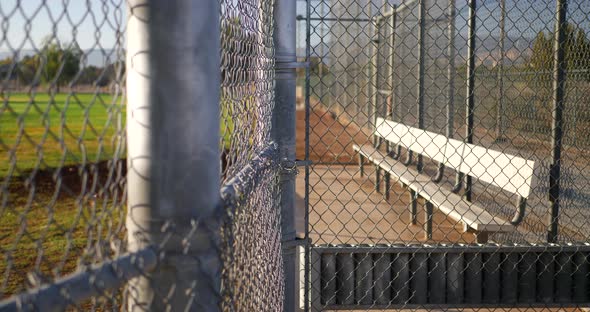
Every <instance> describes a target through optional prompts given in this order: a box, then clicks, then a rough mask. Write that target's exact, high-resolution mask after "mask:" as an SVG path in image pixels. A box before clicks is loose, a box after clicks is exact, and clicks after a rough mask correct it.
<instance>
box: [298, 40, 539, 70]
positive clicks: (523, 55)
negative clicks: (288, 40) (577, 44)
mask: <svg viewBox="0 0 590 312" xmlns="http://www.w3.org/2000/svg"><path fill="white" fill-rule="evenodd" d="M324 40H325V41H324V42H321V43H317V44H316V45H315V46H312V47H311V49H310V54H311V56H312V57H319V56H320V54H321V51H323V53H324V56H325V57H326V59H325V62H326V63H327V64H330V60H329V59H330V57H331V55H330V44H328V42H329V41H330V40H329V37H328V38H325V39H324ZM533 42H534V38H526V37H506V39H505V41H504V48H505V50H506V59H505V62H506V64H507V65H510V64H522V63H524V62H526V61H527V60H528V59H529V57H530V55H531V53H532V47H533ZM414 44H415V42H414ZM475 46H476V57H477V64H484V65H494V64H495V63H496V62H497V61H498V60H499V58H500V40H499V37H497V36H492V35H487V36H485V37H483V38H482V37H481V36H478V37H477V38H476V42H475ZM455 47H456V48H457V50H456V59H455V62H456V63H458V64H459V63H462V62H465V60H466V58H467V38H466V37H465V36H463V35H461V34H457V36H456V38H455ZM322 48H323V49H322ZM439 48H441V49H444V50H445V51H446V47H444V46H439ZM346 52H347V53H352V54H353V55H354V53H361V54H362V55H365V54H367V53H369V52H368V49H367V50H364V51H357V52H354V51H350V50H346ZM342 53H344V50H342ZM297 56H298V57H305V47H302V46H298V47H297Z"/></svg>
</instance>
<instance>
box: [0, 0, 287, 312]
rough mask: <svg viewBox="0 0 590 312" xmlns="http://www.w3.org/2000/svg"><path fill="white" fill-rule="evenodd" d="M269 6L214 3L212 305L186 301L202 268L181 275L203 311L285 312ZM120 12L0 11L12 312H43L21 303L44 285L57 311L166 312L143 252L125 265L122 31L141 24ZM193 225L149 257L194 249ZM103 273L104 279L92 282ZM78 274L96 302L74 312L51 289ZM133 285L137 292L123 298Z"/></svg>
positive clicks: (48, 7)
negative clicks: (216, 197) (172, 247)
mask: <svg viewBox="0 0 590 312" xmlns="http://www.w3.org/2000/svg"><path fill="white" fill-rule="evenodd" d="M273 4H274V1H272V0H268V1H267V0H260V1H258V0H252V1H229V0H228V1H221V3H220V7H219V9H220V13H221V16H220V26H221V38H220V40H221V51H220V53H221V68H220V71H221V78H222V81H221V86H220V88H221V103H220V106H221V115H220V120H221V122H220V123H221V129H220V134H221V140H220V149H221V155H222V157H221V163H222V164H221V168H222V172H221V175H222V179H221V180H222V185H221V186H220V187H221V197H222V201H223V202H222V205H223V207H224V209H223V211H224V217H223V220H222V226H221V227H220V228H218V227H215V225H216V224H217V223H215V222H212V223H211V225H207V224H206V225H204V226H205V227H207V229H208V231H215V232H219V233H220V235H221V239H222V240H221V242H220V245H219V246H220V249H218V250H216V252H218V256H219V257H220V258H221V261H222V272H221V273H222V276H221V293H220V294H219V298H198V292H195V289H197V288H198V287H202V284H203V283H205V284H207V285H210V286H211V287H215V286H214V285H217V284H218V282H217V281H215V280H214V278H216V277H215V276H205V274H202V273H203V272H205V271H206V270H208V269H207V268H205V266H207V263H202V262H201V260H200V259H194V260H195V261H197V262H196V266H198V267H197V268H184V269H183V270H181V271H182V272H185V271H186V272H189V271H190V272H191V273H187V274H193V273H194V274H196V275H195V276H198V278H197V279H196V280H195V281H193V282H194V283H193V284H191V285H189V288H188V289H184V290H183V291H185V292H186V294H190V293H192V294H193V295H195V296H197V297H195V302H193V304H195V305H196V306H197V307H201V306H203V307H204V306H207V304H208V303H206V302H205V301H203V302H200V300H206V301H207V302H211V300H213V301H215V302H217V301H220V308H221V309H222V310H224V311H251V310H252V311H254V310H275V311H279V310H281V309H282V304H283V296H284V286H283V283H284V282H283V278H284V277H283V271H282V270H283V268H282V255H281V231H280V227H281V221H280V220H281V219H280V208H279V200H280V197H279V189H278V183H279V178H278V177H279V172H280V170H281V168H280V166H279V160H278V159H277V147H276V145H275V144H274V143H272V142H271V139H270V134H271V132H270V129H271V116H272V111H273V108H274V101H275V96H274V87H275V76H274V70H275V63H274V57H275V55H274V44H273V27H274V20H273ZM127 5H128V3H127V2H126V1H86V2H76V1H64V2H55V3H54V2H46V1H26V2H23V1H16V0H15V1H2V3H0V18H1V19H2V36H1V38H0V79H1V96H2V106H1V108H0V133H1V135H0V149H1V153H0V181H1V183H2V184H1V185H2V187H1V188H0V194H1V200H0V203H1V204H0V219H1V220H2V221H1V222H0V225H1V226H0V253H1V254H2V258H3V259H2V261H0V272H1V273H2V274H1V276H2V277H1V279H0V299H6V298H9V297H10V296H13V295H17V294H20V296H21V297H19V298H21V299H18V305H19V306H17V308H18V309H27V308H31V309H43V308H44V307H42V306H39V302H41V301H35V300H36V299H35V300H33V301H31V302H28V301H27V300H26V297H23V294H24V291H27V290H30V289H32V288H37V287H39V286H41V285H46V284H51V285H58V287H57V288H58V291H59V295H60V296H62V297H63V298H66V300H65V303H63V304H65V305H69V306H70V307H71V308H72V309H78V310H83V311H86V310H121V309H125V307H127V308H131V309H137V308H141V305H143V304H146V303H149V302H150V301H157V302H158V303H156V306H160V307H162V308H164V307H169V303H170V302H172V301H173V300H174V299H173V297H175V296H178V295H177V293H178V291H176V290H174V289H167V288H166V287H167V286H165V285H156V284H155V283H154V282H153V280H152V277H153V276H155V275H151V274H150V273H149V272H150V271H151V270H153V269H154V267H155V262H156V261H157V259H155V257H154V256H153V253H152V251H150V250H147V249H145V250H140V251H139V252H138V253H137V254H134V255H132V256H131V257H130V256H127V255H124V254H123V253H124V252H125V251H127V250H128V246H127V245H128V243H127V229H126V226H125V216H126V215H127V207H126V206H127V205H126V201H127V187H128V185H127V181H126V170H127V166H126V162H125V157H126V153H127V148H126V147H127V142H126V132H125V127H126V118H125V116H126V115H127V114H126V110H127V103H126V88H125V79H126V73H125V67H126V66H125V65H126V64H125V54H126V51H125V44H126V38H125V32H126V29H125V28H126V23H127V22H128V20H127V19H128V18H129V16H128V15H129V14H136V12H139V11H133V10H131V11H127V12H126V10H128V8H127ZM132 9H134V8H132ZM134 17H135V16H134ZM137 18H138V19H141V16H140V15H138V17H137ZM142 22H144V21H143V20H142ZM211 53H215V52H214V51H211ZM135 69H136V68H134V70H135ZM136 119H137V118H134V120H133V122H137V120H136ZM211 135H215V134H214V133H212V134H211ZM193 178H194V177H193ZM130 187H133V186H130ZM201 223H203V220H197V221H196V222H195V223H194V224H192V227H191V228H190V229H189V232H188V233H186V232H184V230H182V229H180V228H177V227H176V225H175V224H174V222H172V221H170V222H168V221H166V222H163V224H161V225H162V228H161V233H160V234H161V235H162V236H163V237H165V238H164V239H163V241H164V242H163V243H162V244H163V245H161V246H155V247H154V248H164V249H165V248H166V244H174V243H175V242H177V241H178V242H180V241H182V242H190V241H191V240H193V239H198V238H197V237H196V236H195V235H197V236H198V233H199V231H200V228H201V227H203V225H202V224H201ZM130 232H131V230H130ZM138 241H140V242H145V241H150V238H148V237H146V238H138ZM210 243H213V244H216V242H210ZM183 244H184V243H183ZM129 245H131V244H129ZM139 247H141V246H139ZM135 248H136V247H135V246H134V247H133V248H130V250H135ZM156 252H160V251H158V250H156ZM162 255H164V254H163V253H161V254H160V256H162ZM159 260H160V261H162V262H166V261H168V260H172V261H173V259H167V258H161V259H159ZM100 264H105V265H106V266H104V268H105V269H102V271H100V270H99V271H97V270H94V269H93V268H96V266H93V265H100ZM185 269H186V270H185ZM105 270H106V271H105ZM74 272H75V273H76V274H77V275H76V276H78V277H80V276H82V277H84V278H87V283H88V284H84V285H81V288H83V289H84V290H88V289H91V292H92V291H95V293H94V295H96V296H95V297H92V298H90V299H87V300H83V301H82V303H79V301H80V297H79V296H80V292H79V291H78V290H76V289H74V288H71V286H64V287H61V286H59V285H61V284H59V283H60V282H59V281H58V279H60V278H68V277H69V276H73V275H71V274H72V273H74ZM105 272H106V274H107V275H104V274H105ZM84 274H86V275H84ZM108 274H112V275H108ZM138 275H139V276H142V278H143V279H137V280H133V281H132V283H130V284H129V285H128V286H127V287H124V284H125V282H126V281H127V280H129V279H131V278H132V277H135V276H138ZM105 276H106V277H105ZM105 278H106V279H105ZM113 283H114V284H113ZM142 283H143V284H142ZM148 283H149V284H150V285H151V286H150V287H152V288H153V290H154V291H155V293H154V294H153V298H151V299H147V301H146V298H144V297H145V291H144V290H142V289H141V287H145V286H147V284H148ZM177 286H179V287H182V285H181V284H180V283H179V284H178V285H177ZM107 288H108V289H114V290H108V291H107V290H105V289H107ZM181 295H182V294H181ZM13 298H14V297H13ZM22 298H24V299H22ZM68 298H69V299H68ZM37 299H38V298H37ZM23 300H24V301H23ZM59 306H60V307H63V308H65V306H64V305H59ZM53 308H55V307H53Z"/></svg>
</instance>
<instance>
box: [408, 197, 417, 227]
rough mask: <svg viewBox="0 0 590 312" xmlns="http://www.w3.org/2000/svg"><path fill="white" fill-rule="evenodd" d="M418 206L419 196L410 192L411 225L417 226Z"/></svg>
mask: <svg viewBox="0 0 590 312" xmlns="http://www.w3.org/2000/svg"><path fill="white" fill-rule="evenodd" d="M417 206H418V196H416V192H414V191H413V190H410V224H412V225H416V223H418V220H417V214H418V211H417Z"/></svg>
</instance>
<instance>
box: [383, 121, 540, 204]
mask: <svg viewBox="0 0 590 312" xmlns="http://www.w3.org/2000/svg"><path fill="white" fill-rule="evenodd" d="M375 134H376V135H378V136H381V137H383V138H384V139H386V140H387V141H389V142H391V143H394V144H398V145H401V146H402V147H404V148H407V149H409V150H411V151H413V152H415V153H418V154H421V155H424V156H426V157H428V158H431V159H433V160H435V161H437V162H439V163H442V164H444V165H445V166H447V167H450V168H452V169H453V170H456V171H460V172H462V173H464V174H467V175H469V176H472V177H474V178H476V179H478V180H481V181H484V182H486V183H489V184H492V185H495V186H498V187H500V188H502V189H504V190H506V191H509V192H511V193H514V194H518V195H520V196H522V197H525V198H526V197H528V196H529V194H530V192H531V189H532V187H533V186H534V183H536V180H535V174H534V170H535V162H534V161H532V160H527V159H524V158H521V157H518V156H514V155H510V154H506V153H502V152H499V151H495V150H492V149H488V148H485V147H481V146H477V145H473V144H469V143H464V142H461V141H459V140H455V139H449V138H447V137H446V136H444V135H441V134H437V133H434V132H429V131H426V130H422V129H417V128H413V127H408V126H406V125H403V124H400V123H397V122H394V121H391V120H386V119H384V118H377V127H376V130H375Z"/></svg>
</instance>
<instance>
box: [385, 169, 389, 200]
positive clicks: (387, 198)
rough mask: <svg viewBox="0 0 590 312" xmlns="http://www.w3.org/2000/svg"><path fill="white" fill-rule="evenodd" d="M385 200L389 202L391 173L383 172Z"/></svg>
mask: <svg viewBox="0 0 590 312" xmlns="http://www.w3.org/2000/svg"><path fill="white" fill-rule="evenodd" d="M384 182H385V200H389V189H390V188H391V173H389V172H385V181H384Z"/></svg>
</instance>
